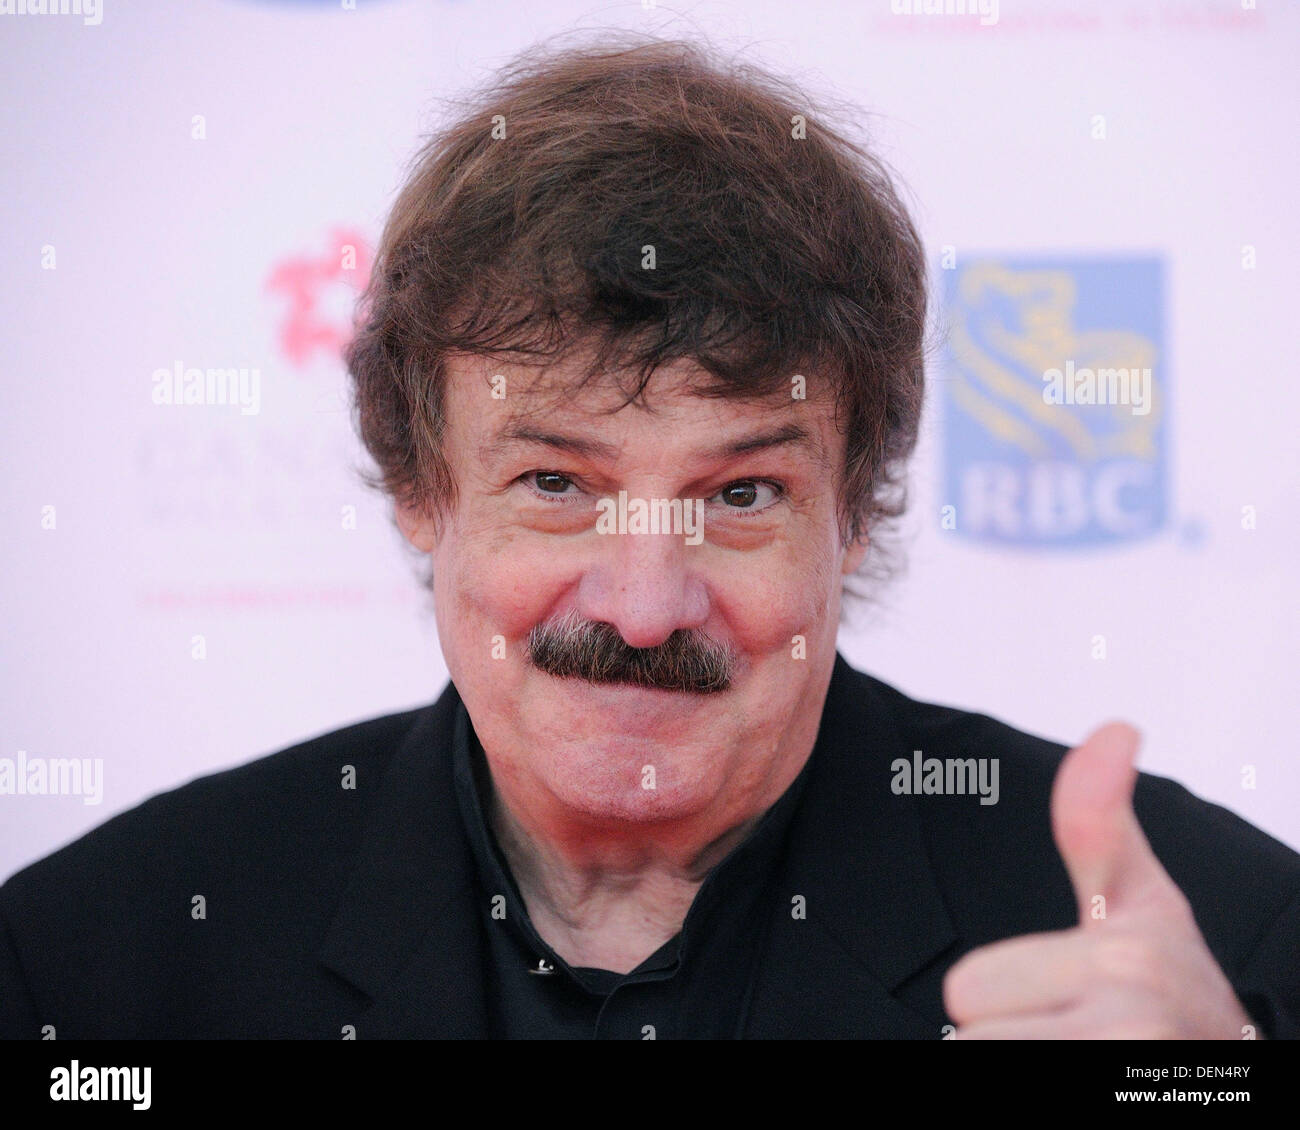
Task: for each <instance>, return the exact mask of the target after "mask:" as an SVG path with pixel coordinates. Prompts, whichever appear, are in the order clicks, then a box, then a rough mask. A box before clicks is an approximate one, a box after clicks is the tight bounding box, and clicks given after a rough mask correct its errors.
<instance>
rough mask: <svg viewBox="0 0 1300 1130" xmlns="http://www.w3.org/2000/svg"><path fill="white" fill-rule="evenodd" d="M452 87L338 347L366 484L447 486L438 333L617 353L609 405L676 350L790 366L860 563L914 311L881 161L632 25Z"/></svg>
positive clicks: (893, 445)
mask: <svg viewBox="0 0 1300 1130" xmlns="http://www.w3.org/2000/svg"><path fill="white" fill-rule="evenodd" d="M452 105H453V108H454V112H453V113H452V115H451V117H450V121H449V122H448V123H447V124H446V125H445V127H444V128H442V129H440V130H439V131H438V132H436V133H435V134H434V135H432V136H431V137H430V138H429V139H428V140H427V142H426V143H425V144H424V145H423V147H422V148H421V149H420V151H419V152H418V153H417V155H416V157H415V160H414V162H413V166H412V168H411V171H410V173H409V175H408V177H407V180H406V182H405V185H404V186H403V188H402V189H401V192H400V194H399V195H398V197H397V200H396V202H395V204H394V206H393V209H392V212H391V214H390V216H389V219H388V223H387V225H386V226H385V228H384V232H383V236H382V239H381V241H380V245H379V248H378V252H377V256H376V260H375V265H374V269H373V271H372V274H371V278H370V282H369V285H368V287H367V290H366V292H365V294H364V295H363V296H362V299H361V302H360V304H359V306H358V324H357V327H356V333H355V336H354V337H353V339H352V341H351V342H350V344H349V346H348V348H347V350H346V352H345V359H346V362H347V365H348V369H349V372H350V373H351V375H352V379H353V381H354V385H355V411H356V417H357V424H358V429H359V431H360V435H361V438H362V440H363V442H364V443H365V446H366V448H367V450H368V451H369V452H370V454H371V456H372V457H373V459H374V460H375V462H376V464H377V465H378V471H377V473H376V474H373V475H371V476H370V481H371V482H372V483H373V484H374V485H376V486H378V487H380V488H382V489H383V490H384V491H386V492H387V493H388V494H389V495H390V496H391V497H392V498H393V499H394V500H395V501H397V502H399V503H400V504H402V505H405V506H410V507H414V508H416V509H418V510H420V511H422V512H423V513H426V514H429V515H431V516H434V517H435V518H436V517H437V516H438V515H440V514H442V513H445V508H447V507H449V506H451V505H452V504H453V503H454V500H455V494H456V484H455V481H454V478H453V476H452V471H451V468H450V467H449V465H448V463H447V461H446V459H445V458H444V455H443V453H442V450H441V439H442V434H443V422H444V415H443V403H444V400H443V395H442V393H443V380H444V364H445V361H446V359H447V358H448V356H449V355H452V354H455V353H464V354H471V355H473V354H477V355H482V356H492V357H500V358H505V357H509V358H510V359H511V360H513V361H515V362H516V363H518V362H519V361H520V360H521V359H525V360H526V359H530V358H532V359H536V360H537V361H538V363H548V362H553V361H554V360H556V359H557V358H566V359H567V358H570V357H577V356H581V357H583V359H584V363H585V368H583V369H582V371H581V372H580V373H579V374H577V375H576V376H575V380H574V387H575V388H577V387H580V386H581V385H582V384H583V383H585V382H586V381H587V380H590V379H592V378H593V377H595V376H597V375H599V374H605V375H609V374H618V378H617V379H618V380H619V381H620V386H621V387H622V388H623V390H624V391H626V393H627V397H628V401H632V400H637V399H639V398H641V397H642V396H643V395H644V393H645V390H646V386H647V384H648V382H649V381H650V379H651V377H652V376H653V374H654V371H655V370H656V369H657V368H658V367H659V366H661V365H664V364H666V363H670V362H673V361H677V360H688V361H691V362H694V363H695V364H697V365H698V366H699V367H700V370H701V371H702V373H703V374H706V376H704V377H702V381H701V386H700V387H699V388H698V390H697V391H699V392H700V393H701V394H702V395H706V396H717V397H733V398H745V399H761V398H764V397H767V396H772V395H774V394H776V393H777V391H778V390H780V389H786V390H788V389H790V387H791V378H792V376H793V375H794V374H806V375H807V376H808V381H809V395H810V397H811V396H813V394H814V392H815V391H816V390H818V389H820V390H821V392H823V393H824V394H826V395H829V396H830V397H831V398H832V399H833V402H834V404H835V410H836V419H837V424H838V427H839V428H840V429H841V431H842V432H843V433H844V436H845V447H846V450H845V465H844V467H843V468H842V475H841V477H840V482H839V483H838V484H837V490H838V512H839V515H840V522H841V532H842V535H843V537H844V538H845V539H846V541H847V540H851V539H853V538H856V537H859V536H862V535H866V534H869V536H870V540H871V543H872V551H871V552H870V553H869V554H868V562H874V563H875V564H876V565H877V566H879V565H880V563H881V561H882V555H881V552H880V549H881V547H880V544H879V533H880V531H881V529H882V528H884V525H885V524H886V523H887V521H888V520H889V519H892V518H896V517H897V516H898V515H899V514H901V513H902V510H903V506H904V491H903V483H902V474H903V466H904V463H905V461H906V459H907V457H908V455H910V453H911V451H912V449H913V447H914V445H915V442H916V436H917V428H918V423H919V418H920V411H921V402H922V393H923V381H924V376H923V374H924V349H923V339H924V336H925V320H926V274H925V261H924V254H923V251H922V248H921V244H920V240H919V238H918V236H917V233H916V231H915V229H914V228H913V225H912V222H911V220H910V218H909V216H908V214H907V211H906V209H905V208H904V206H903V204H902V202H901V200H900V198H899V195H898V192H897V191H896V189H895V187H894V185H893V182H892V180H891V178H890V176H889V174H888V172H887V170H886V169H885V168H884V166H883V165H882V164H881V162H880V161H879V160H878V159H877V158H876V157H874V156H873V155H872V154H871V153H870V152H869V151H868V150H867V149H866V148H865V147H864V146H863V145H862V144H860V143H858V142H855V141H852V140H850V139H849V137H848V136H847V132H848V131H846V130H844V129H843V128H838V129H837V128H833V127H832V125H831V123H830V121H829V119H828V117H827V115H826V114H825V113H819V112H817V111H816V110H814V108H813V106H812V104H811V102H810V100H809V99H808V98H807V97H806V96H805V95H804V94H803V93H802V92H801V91H800V90H799V89H798V88H797V87H795V86H793V85H792V84H790V83H788V82H786V81H783V80H781V79H778V78H776V77H774V76H773V75H771V74H770V73H767V72H765V71H763V70H761V69H758V68H756V67H753V66H751V65H748V64H744V63H741V62H724V61H722V60H720V59H719V58H718V57H717V56H716V54H715V53H712V52H709V51H706V50H705V49H704V48H702V47H699V46H696V45H693V44H689V43H685V42H678V41H665V40H657V39H650V38H647V37H642V36H636V35H631V36H629V35H626V34H624V35H615V36H612V37H611V36H609V35H605V36H602V37H601V38H599V39H598V40H597V41H596V42H586V43H580V44H577V45H572V44H570V45H564V46H558V47H557V46H554V45H549V46H547V47H545V48H534V49H532V50H530V51H528V52H526V53H525V54H523V55H521V56H520V57H518V58H517V59H516V60H515V61H514V62H512V63H510V64H509V65H508V66H506V67H505V68H504V70H502V71H501V72H499V73H498V74H497V75H496V76H495V77H494V79H493V80H492V82H491V83H490V84H489V85H488V86H486V87H484V88H483V89H481V90H479V91H478V92H477V93H475V94H474V95H472V96H471V97H469V98H468V99H464V100H459V101H457V102H454V103H453V104H452ZM801 122H802V123H804V124H803V127H802V129H801V127H800V123H801ZM801 134H802V135H801ZM647 246H652V247H653V248H654V255H655V260H656V263H655V269H653V270H646V269H643V267H642V257H643V249H644V248H645V247H647ZM864 568H866V569H868V570H869V569H870V565H868V566H866V567H864Z"/></svg>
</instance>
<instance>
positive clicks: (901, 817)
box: [0, 656, 1300, 1039]
mask: <svg viewBox="0 0 1300 1130" xmlns="http://www.w3.org/2000/svg"><path fill="white" fill-rule="evenodd" d="M461 708H462V707H461V704H460V699H459V697H458V695H457V693H456V690H455V688H454V687H452V686H448V687H447V689H446V691H445V692H444V693H443V695H442V696H441V697H440V698H439V699H438V701H437V702H436V703H434V704H433V705H431V706H429V707H426V708H424V709H421V710H414V711H410V712H407V713H402V714H394V715H390V716H387V717H383V718H377V719H373V720H371V721H368V722H363V723H360V724H358V725H355V726H350V727H348V728H346V729H343V730H338V731H336V732H334V733H330V734H326V735H324V736H322V737H318V738H315V739H314V740H312V741H308V742H305V743H303V744H301V745H297V746H294V747H293V748H291V749H287V750H284V751H282V752H280V753H276V754H274V755H272V756H269V757H264V758H262V759H260V760H257V761H254V762H251V763H250V764H247V765H244V766H241V767H239V768H236V769H232V770H228V771H226V772H222V773H217V774H215V775H212V776H208V777H204V778H201V779H199V780H196V781H193V782H191V783H190V784H188V785H185V786H184V787H182V788H179V789H176V790H174V791H171V792H168V793H164V794H162V795H160V796H156V797H153V798H152V799H150V800H148V801H146V802H145V803H143V804H141V805H140V806H139V807H137V808H135V809H133V810H131V811H129V812H126V813H124V814H122V815H120V816H117V817H115V818H114V819H112V820H110V821H108V822H107V823H105V824H104V825H102V826H100V827H99V828H97V829H95V830H94V831H92V832H90V833H89V834H88V835H86V836H84V837H82V838H81V839H79V840H77V841H76V842H74V843H72V844H70V845H69V846H67V847H65V848H63V849H61V850H60V851H58V852H56V853H54V854H53V855H51V856H49V857H47V858H45V859H43V860H41V861H39V862H38V863H35V864H33V865H32V866H30V867H28V868H26V869H25V870H23V871H21V872H19V873H18V874H17V875H15V876H13V877H12V878H11V879H10V880H9V881H8V882H7V883H6V884H5V885H4V886H3V887H0V926H2V927H3V931H4V933H3V938H2V939H0V1034H3V1035H5V1036H9V1037H18V1038H38V1037H39V1036H40V1034H41V1031H42V1028H43V1027H44V1026H46V1025H53V1026H54V1028H55V1033H56V1035H57V1037H58V1038H59V1039H77V1038H108V1037H125V1038H144V1037H160V1038H183V1037H209V1038H225V1037H252V1038H257V1037H305V1038H322V1039H339V1038H340V1037H341V1036H342V1035H343V1034H344V1030H345V1026H348V1025H352V1026H354V1027H355V1034H356V1036H357V1038H359V1039H367V1038H385V1037H390V1038H391V1037H481V1036H484V1035H486V1032H487V1028H486V1023H487V1021H486V1016H485V1002H484V988H483V986H484V979H485V977H486V976H487V971H486V969H485V967H484V953H485V946H484V941H483V939H482V938H481V937H480V931H481V929H482V927H481V925H480V916H479V914H478V913H477V912H476V908H475V906H474V903H473V900H474V898H475V897H476V895H475V893H474V887H473V884H472V874H473V867H472V860H471V858H470V854H469V850H468V846H467V844H466V841H465V837H464V833H463V831H462V829H461V824H460V820H459V817H458V813H457V808H456V801H455V796H454V794H453V789H452V776H451V758H450V750H451V734H452V721H453V719H454V717H455V713H456V711H457V710H459V709H461ZM914 750H922V751H924V753H925V755H926V756H927V757H940V758H943V757H963V758H965V757H996V758H999V759H1000V797H999V801H998V803H997V804H995V805H981V804H980V803H979V798H978V797H977V796H921V797H914V796H900V795H895V794H894V793H893V792H892V791H891V789H890V781H891V778H892V772H891V768H890V765H891V762H892V761H893V760H894V759H895V758H897V757H903V758H910V757H911V755H912V751H914ZM1064 752H1065V750H1064V747H1063V746H1060V745H1057V744H1054V743H1050V742H1047V741H1043V740H1041V739H1039V738H1035V737H1031V736H1029V735H1027V734H1024V733H1021V732H1019V731H1017V730H1014V729H1011V728H1010V727H1008V726H1006V725H1003V724H1002V723H1000V722H997V721H994V720H993V719H991V718H987V717H985V716H983V715H979V714H971V713H965V712H962V711H958V710H953V709H949V708H946V707H943V706H935V705H930V704H925V703H920V702H916V701H913V700H912V699H909V698H908V697H906V696H905V695H903V694H901V693H899V692H898V691H896V690H894V689H893V688H891V687H889V686H887V685H886V684H884V683H882V682H880V681H878V680H876V679H873V678H871V677H869V676H867V675H864V674H861V673H859V672H857V671H855V670H854V669H853V668H851V667H850V666H849V665H848V664H847V663H846V662H845V661H844V660H843V658H841V657H838V656H837V658H836V664H835V671H834V675H833V678H832V681H831V686H830V690H829V693H828V696H827V702H826V708H825V712H824V714H823V718H822V723H821V730H820V733H819V736H818V741H817V746H816V749H815V750H814V754H813V757H814V764H813V770H812V776H811V778H810V780H809V782H808V789H807V793H806V794H805V796H804V798H803V802H802V804H801V807H800V809H799V811H798V813H797V814H796V816H795V820H794V823H793V825H792V826H791V831H790V838H789V842H788V846H787V851H786V854H785V858H784V860H783V863H782V865H781V873H780V876H779V880H778V882H777V884H776V890H777V892H778V896H777V897H776V898H775V900H774V903H773V905H772V908H771V924H770V929H769V932H768V935H767V938H766V940H765V942H764V947H763V950H762V956H761V958H760V962H759V971H758V975H757V981H756V983H755V984H754V986H753V991H752V998H751V1004H750V1011H749V1020H748V1023H747V1025H746V1029H745V1033H746V1035H747V1036H750V1037H758V1038H763V1037H868V1038H872V1037H886V1038H916V1039H939V1038H940V1037H941V1035H942V1031H943V1026H944V1025H945V1024H947V1023H948V1018H947V1017H946V1016H945V1014H944V1011H943V1004H942V996H941V987H942V980H943V975H944V973H945V972H946V970H947V969H948V968H949V966H950V965H952V963H953V962H954V961H956V959H957V958H958V957H960V956H961V955H962V954H963V953H965V952H966V951H967V950H970V949H972V948H974V947H976V946H980V945H983V944H985V943H987V942H992V941H995V940H997V939H1000V938H1004V937H1008V936H1011V935H1015V934H1023V933H1030V932H1034V931H1040V930H1053V929H1061V928H1064V927H1069V926H1072V925H1075V924H1076V923H1077V918H1076V910H1075V900H1074V896H1073V893H1072V891H1071V888H1070V883H1069V880H1068V877H1067V875H1066V872H1065V869H1064V866H1063V864H1062V863H1061V860H1060V858H1059V856H1058V854H1057V851H1056V848H1055V846H1054V845H1053V842H1052V836H1051V830H1050V826H1049V816H1048V797H1049V790H1050V787H1051V783H1052V779H1053V776H1054V773H1055V770H1056V767H1057V763H1058V761H1059V760H1060V757H1061V756H1062V754H1063V753H1064ZM346 766H352V767H353V768H354V770H355V781H356V788H355V789H345V788H343V787H342V779H343V774H344V772H345V767H346ZM1135 807H1136V809H1137V812H1138V815H1139V818H1140V820H1141V822H1142V824H1143V827H1144V828H1145V830H1146V833H1147V836H1148V838H1149V839H1150V841H1151V843H1152V846H1153V847H1154V849H1155V851H1156V854H1157V855H1158V856H1159V857H1160V859H1161V861H1162V863H1163V864H1164V866H1165V867H1166V869H1167V870H1168V871H1169V873H1170V874H1171V875H1172V876H1173V878H1174V880H1175V881H1176V882H1177V883H1178V884H1179V886H1180V887H1181V888H1182V889H1183V891H1184V892H1185V893H1186V894H1187V896H1188V898H1189V899H1190V901H1191V903H1192V906H1193V908H1194V910H1195V912H1196V917H1197V921H1198V923H1199V924H1200V927H1201V930H1202V932H1203V933H1204V935H1205V937H1206V939H1207V941H1208V943H1209V945H1210V948H1211V949H1212V951H1213V952H1214V955H1215V957H1216V958H1217V959H1218V961H1219V963H1220V965H1221V966H1222V967H1223V968H1224V969H1225V971H1226V972H1227V974H1228V977H1229V979H1230V980H1231V981H1232V983H1233V985H1234V987H1235V988H1236V989H1237V992H1238V995H1239V996H1240V997H1241V998H1242V999H1243V1002H1244V1003H1245V1004H1246V1007H1247V1009H1248V1011H1250V1012H1251V1015H1252V1017H1253V1018H1254V1019H1255V1020H1256V1021H1257V1022H1258V1023H1259V1024H1260V1025H1261V1026H1262V1027H1263V1029H1264V1033H1263V1034H1267V1035H1272V1036H1286V1037H1296V1036H1297V1035H1300V969H1298V964H1300V856H1298V855H1297V854H1296V853H1295V852H1293V851H1291V849H1289V848H1288V847H1286V846H1284V845H1283V844H1281V843H1279V842H1277V841H1276V840H1274V839H1272V838H1270V837H1269V836H1267V835H1265V834H1264V833H1263V832H1261V831H1259V830H1257V829H1256V828H1254V827H1252V826H1251V825H1249V824H1247V823H1246V822H1245V821H1243V820H1241V819H1239V818H1238V817H1236V816H1234V815H1233V814H1231V813H1230V812H1228V811H1227V810H1225V809H1223V808H1219V807H1217V806H1215V805H1212V804H1208V803H1206V802H1204V801H1201V800H1199V799H1197V798H1196V797H1194V796H1192V795H1191V794H1190V793H1189V792H1187V791H1186V790H1185V789H1183V788H1182V787H1181V786H1179V785H1177V784H1175V783H1173V782H1172V781H1168V780H1165V779H1162V778H1159V777H1153V776H1149V775H1145V774H1144V775H1142V776H1141V777H1140V778H1139V783H1138V786H1137V791H1136V797H1135ZM796 895H802V896H803V899H804V904H805V906H806V918H797V917H795V916H793V915H792V913H791V909H792V905H793V903H792V900H793V899H794V897H795V896H796ZM196 896H202V899H203V903H202V905H203V911H204V915H203V916H202V917H198V916H196V915H197V911H196V909H195V908H196V906H198V905H199V904H198V903H196V901H195V900H196Z"/></svg>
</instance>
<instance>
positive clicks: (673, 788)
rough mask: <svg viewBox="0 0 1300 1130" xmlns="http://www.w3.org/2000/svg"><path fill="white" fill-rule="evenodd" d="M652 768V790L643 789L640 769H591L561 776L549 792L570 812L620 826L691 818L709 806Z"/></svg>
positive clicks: (662, 769)
mask: <svg viewBox="0 0 1300 1130" xmlns="http://www.w3.org/2000/svg"><path fill="white" fill-rule="evenodd" d="M645 764H646V765H652V766H654V768H655V774H654V777H653V785H654V787H653V788H646V787H643V786H642V783H641V782H642V780H648V779H649V778H648V776H647V777H643V775H642V765H640V764H638V765H636V766H635V767H634V768H632V769H629V768H625V767H623V766H619V767H613V766H609V765H600V766H596V765H593V766H590V767H588V769H587V770H586V771H585V772H579V773H572V772H566V773H564V774H563V775H562V776H561V777H560V779H558V780H553V781H551V782H550V788H551V792H552V793H553V794H554V795H555V796H556V797H557V798H558V799H559V800H560V801H561V802H562V803H563V804H564V805H565V806H566V807H567V808H569V809H570V810H572V811H573V812H580V813H582V815H583V816H585V817H587V818H588V819H590V820H599V821H610V822H613V823H619V824H656V823H663V822H665V821H670V820H680V819H683V818H685V817H688V816H692V815H694V814H695V813H697V812H700V811H701V810H703V809H706V808H707V807H708V806H709V803H710V801H711V800H712V798H711V797H709V796H707V795H703V794H702V793H701V792H700V791H698V790H695V789H691V788H688V787H685V786H684V784H682V783H680V782H679V783H678V784H677V785H674V784H673V783H672V781H671V780H669V779H667V778H668V776H669V775H668V774H667V773H666V772H665V767H664V766H663V765H662V764H659V765H655V763H654V762H653V761H647V762H645Z"/></svg>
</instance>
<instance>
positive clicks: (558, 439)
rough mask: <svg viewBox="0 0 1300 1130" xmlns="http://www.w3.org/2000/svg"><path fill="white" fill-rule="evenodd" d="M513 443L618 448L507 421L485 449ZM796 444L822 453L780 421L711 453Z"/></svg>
mask: <svg viewBox="0 0 1300 1130" xmlns="http://www.w3.org/2000/svg"><path fill="white" fill-rule="evenodd" d="M514 443H531V444H536V445H538V446H540V447H549V448H550V449H551V450H553V451H563V452H567V453H569V454H571V455H578V456H581V457H583V458H586V459H604V460H612V459H613V458H614V457H615V456H616V455H617V454H618V449H617V448H616V447H615V446H614V445H613V444H610V443H603V442H602V441H600V440H595V439H585V438H583V437H581V436H571V435H565V434H563V433H561V432H548V431H543V430H541V429H538V428H533V427H529V426H528V425H527V424H517V423H516V424H508V425H507V426H506V428H505V429H504V430H503V431H502V432H501V434H500V435H499V436H498V437H497V439H496V440H494V441H493V442H492V443H491V444H489V445H488V448H487V450H488V451H489V452H490V453H491V454H493V455H497V454H499V453H500V451H501V449H502V448H503V447H508V446H510V445H511V444H514ZM784 446H799V447H807V448H809V449H810V450H812V451H813V452H814V453H816V454H817V456H818V457H819V458H820V457H821V454H822V453H821V447H820V445H819V444H817V443H816V442H814V440H813V437H812V436H811V435H810V434H809V433H808V431H807V430H806V429H805V428H803V427H801V426H800V425H799V424H783V425H782V426H781V427H779V428H772V429H770V430H768V431H765V432H756V433H755V434H753V435H748V436H742V437H741V438H740V439H736V440H732V441H731V442H730V443H727V444H724V445H723V446H722V447H720V448H717V449H715V450H714V451H713V452H711V454H712V455H713V457H714V458H716V459H729V458H734V457H735V456H737V455H749V454H751V453H752V452H755V451H766V450H768V449H770V448H773V447H784Z"/></svg>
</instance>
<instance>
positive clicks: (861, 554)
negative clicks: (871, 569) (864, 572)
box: [840, 534, 871, 577]
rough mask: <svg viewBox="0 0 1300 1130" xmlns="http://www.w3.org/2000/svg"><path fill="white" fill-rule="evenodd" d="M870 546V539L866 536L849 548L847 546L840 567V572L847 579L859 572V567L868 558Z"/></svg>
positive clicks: (850, 544) (850, 543)
mask: <svg viewBox="0 0 1300 1130" xmlns="http://www.w3.org/2000/svg"><path fill="white" fill-rule="evenodd" d="M870 544H871V542H870V539H869V538H868V537H867V536H866V535H865V534H864V535H862V536H861V537H859V538H858V539H857V540H856V541H851V542H849V544H848V545H847V546H845V548H844V560H843V562H842V563H841V565H840V572H841V573H842V574H844V576H846V577H847V576H848V575H849V574H850V573H856V572H857V571H858V567H859V566H860V565H861V564H862V562H863V559H864V558H865V557H866V556H867V549H868V548H869V546H870Z"/></svg>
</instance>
